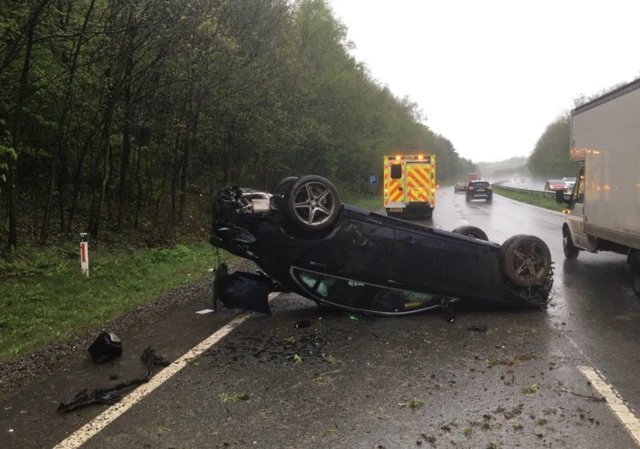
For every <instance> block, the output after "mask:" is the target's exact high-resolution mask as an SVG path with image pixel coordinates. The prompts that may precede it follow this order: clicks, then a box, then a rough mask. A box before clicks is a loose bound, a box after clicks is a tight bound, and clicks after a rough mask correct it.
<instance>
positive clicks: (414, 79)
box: [330, 0, 640, 162]
mask: <svg viewBox="0 0 640 449" xmlns="http://www.w3.org/2000/svg"><path fill="white" fill-rule="evenodd" d="M330 3H331V5H332V6H333V9H334V11H335V13H336V15H337V16H338V17H339V18H340V19H341V20H342V21H343V22H344V23H345V25H347V27H348V28H349V39H350V40H351V41H353V42H354V43H355V45H356V49H355V50H354V54H355V56H356V57H357V58H358V59H359V60H361V61H364V62H365V63H366V64H367V66H368V67H369V69H370V71H371V74H372V75H373V77H374V78H376V79H377V80H378V81H379V82H381V83H383V84H386V85H388V86H389V87H390V88H391V90H392V91H393V92H394V93H395V94H396V95H399V96H404V95H409V96H410V97H411V98H412V99H413V100H414V101H416V102H418V104H419V105H420V106H421V108H422V109H423V111H424V112H425V114H426V115H427V125H428V126H429V127H430V128H431V129H432V130H434V131H435V132H437V133H440V134H442V135H444V136H445V137H447V138H449V139H450V140H451V141H452V142H453V144H454V145H455V147H456V149H457V150H458V152H459V153H460V154H461V155H462V156H464V157H468V158H471V159H473V160H474V161H475V162H483V161H497V160H502V159H506V158H509V157H512V156H522V155H528V154H529V153H530V152H531V150H532V149H533V147H534V145H535V143H536V141H537V140H538V137H539V136H540V134H541V133H542V132H543V131H544V129H545V127H546V126H547V124H549V122H551V121H552V120H553V119H554V118H555V117H557V116H558V114H560V113H561V112H562V111H563V110H566V109H569V108H570V107H571V105H572V98H574V97H577V96H578V95H579V94H580V93H585V94H591V93H594V92H597V91H599V90H600V89H603V88H606V87H608V86H610V85H613V84H616V83H618V82H621V81H631V80H633V79H634V78H635V77H636V75H638V74H639V73H640V51H639V50H638V43H639V42H640V26H639V23H640V22H638V18H639V17H640V16H639V13H640V2H639V1H637V0H635V1H634V0H629V1H619V0H607V1H591V0H555V1H549V0H527V1H523V0H510V1H506V0H505V1H498V0H457V1H456V0H392V1H389V0H330Z"/></svg>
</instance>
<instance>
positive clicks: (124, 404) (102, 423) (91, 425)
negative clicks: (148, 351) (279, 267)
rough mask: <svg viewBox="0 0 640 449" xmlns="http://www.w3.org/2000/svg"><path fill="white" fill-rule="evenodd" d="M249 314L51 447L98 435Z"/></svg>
mask: <svg viewBox="0 0 640 449" xmlns="http://www.w3.org/2000/svg"><path fill="white" fill-rule="evenodd" d="M278 295H280V292H277V293H271V294H270V295H269V301H271V300H273V299H275V298H276V297H278ZM252 315H253V313H248V312H244V313H242V314H240V315H238V316H236V317H235V318H234V319H232V320H231V321H229V322H228V323H227V324H225V325H224V326H223V327H222V328H220V329H218V330H217V331H216V332H214V333H213V334H211V335H210V336H209V337H207V338H206V339H204V340H203V341H201V342H200V343H198V344H197V345H196V346H194V347H193V348H191V349H190V350H189V351H188V352H187V353H186V354H184V355H183V356H181V357H180V358H179V359H177V360H175V361H174V362H173V363H171V364H170V365H169V366H167V367H166V368H165V369H163V370H162V371H160V372H158V374H156V375H155V376H153V377H152V378H151V379H150V380H149V382H147V383H145V384H142V385H140V386H139V387H138V388H136V389H135V390H133V391H132V392H131V393H129V394H128V395H126V396H125V397H124V398H122V399H121V400H120V402H118V403H117V404H115V405H113V406H111V407H109V408H108V409H106V410H105V411H104V412H102V413H101V414H99V415H98V416H96V417H95V418H94V419H92V420H91V421H89V422H88V423H87V424H85V425H84V426H82V427H81V428H80V429H78V430H76V431H75V432H74V433H72V434H71V435H69V436H68V437H67V438H66V439H65V440H64V441H62V442H60V443H58V444H57V445H56V446H55V447H54V449H77V448H79V447H80V446H82V445H83V444H84V443H86V442H87V441H88V440H89V439H90V438H92V437H93V436H95V435H97V434H98V433H100V432H101V431H102V430H103V429H104V428H105V427H107V426H108V425H109V424H111V423H112V422H113V421H115V420H116V419H118V418H119V417H120V416H122V415H123V414H124V413H125V412H126V411H127V410H129V409H130V408H131V407H133V406H134V405H135V404H137V403H138V402H140V401H141V400H142V399H144V398H145V397H146V396H148V395H149V394H151V393H152V392H153V391H154V390H155V389H156V388H158V387H159V386H161V385H162V384H163V383H165V382H166V381H167V380H169V379H170V378H171V377H173V375H174V374H177V373H178V372H180V370H182V368H184V367H185V366H187V364H188V363H189V362H190V361H191V360H193V359H194V358H196V357H198V356H200V355H202V353H204V352H205V351H206V350H207V349H209V348H211V347H212V346H213V345H215V344H216V343H218V342H219V341H220V340H222V339H223V338H224V337H226V336H227V335H229V334H230V333H231V332H233V330H234V329H236V328H237V327H238V326H240V325H241V324H242V323H244V322H245V321H246V320H247V318H249V317H251V316H252Z"/></svg>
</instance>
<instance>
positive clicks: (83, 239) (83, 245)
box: [80, 232, 89, 277]
mask: <svg viewBox="0 0 640 449" xmlns="http://www.w3.org/2000/svg"><path fill="white" fill-rule="evenodd" d="M80 269H81V270H82V274H84V275H85V276H86V277H89V242H88V239H87V233H86V232H83V233H81V234H80Z"/></svg>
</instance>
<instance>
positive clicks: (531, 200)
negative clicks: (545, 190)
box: [493, 184, 566, 212]
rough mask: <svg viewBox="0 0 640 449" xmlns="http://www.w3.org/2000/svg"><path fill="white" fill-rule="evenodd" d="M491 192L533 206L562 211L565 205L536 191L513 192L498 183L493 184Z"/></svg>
mask: <svg viewBox="0 0 640 449" xmlns="http://www.w3.org/2000/svg"><path fill="white" fill-rule="evenodd" d="M493 192H494V193H497V194H499V195H502V196H505V197H507V198H511V199H512V200H516V201H520V202H521V203H527V204H533V205H534V206H538V207H543V208H545V209H550V210H555V211H559V212H562V210H563V209H564V208H565V207H566V206H565V205H564V204H558V203H556V199H555V198H548V197H546V196H541V195H539V194H536V193H528V192H514V191H513V190H507V189H503V188H502V187H500V186H499V185H495V184H494V185H493Z"/></svg>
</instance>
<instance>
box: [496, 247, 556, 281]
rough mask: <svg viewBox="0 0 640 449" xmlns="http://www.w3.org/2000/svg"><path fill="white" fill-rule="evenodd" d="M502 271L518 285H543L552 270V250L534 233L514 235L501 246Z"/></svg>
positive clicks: (509, 279)
mask: <svg viewBox="0 0 640 449" xmlns="http://www.w3.org/2000/svg"><path fill="white" fill-rule="evenodd" d="M500 259H501V262H502V271H503V273H504V275H505V276H506V278H507V280H508V281H509V282H511V283H512V284H514V285H516V286H518V287H532V286H534V285H541V284H543V283H544V281H545V279H546V278H547V276H548V275H549V271H550V270H551V252H550V251H549V247H548V246H547V244H546V243H544V242H543V241H542V240H541V239H540V238H538V237H535V236H533V235H524V234H521V235H514V236H513V237H509V238H508V239H507V240H506V241H505V242H504V243H503V244H502V247H501V248H500Z"/></svg>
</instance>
